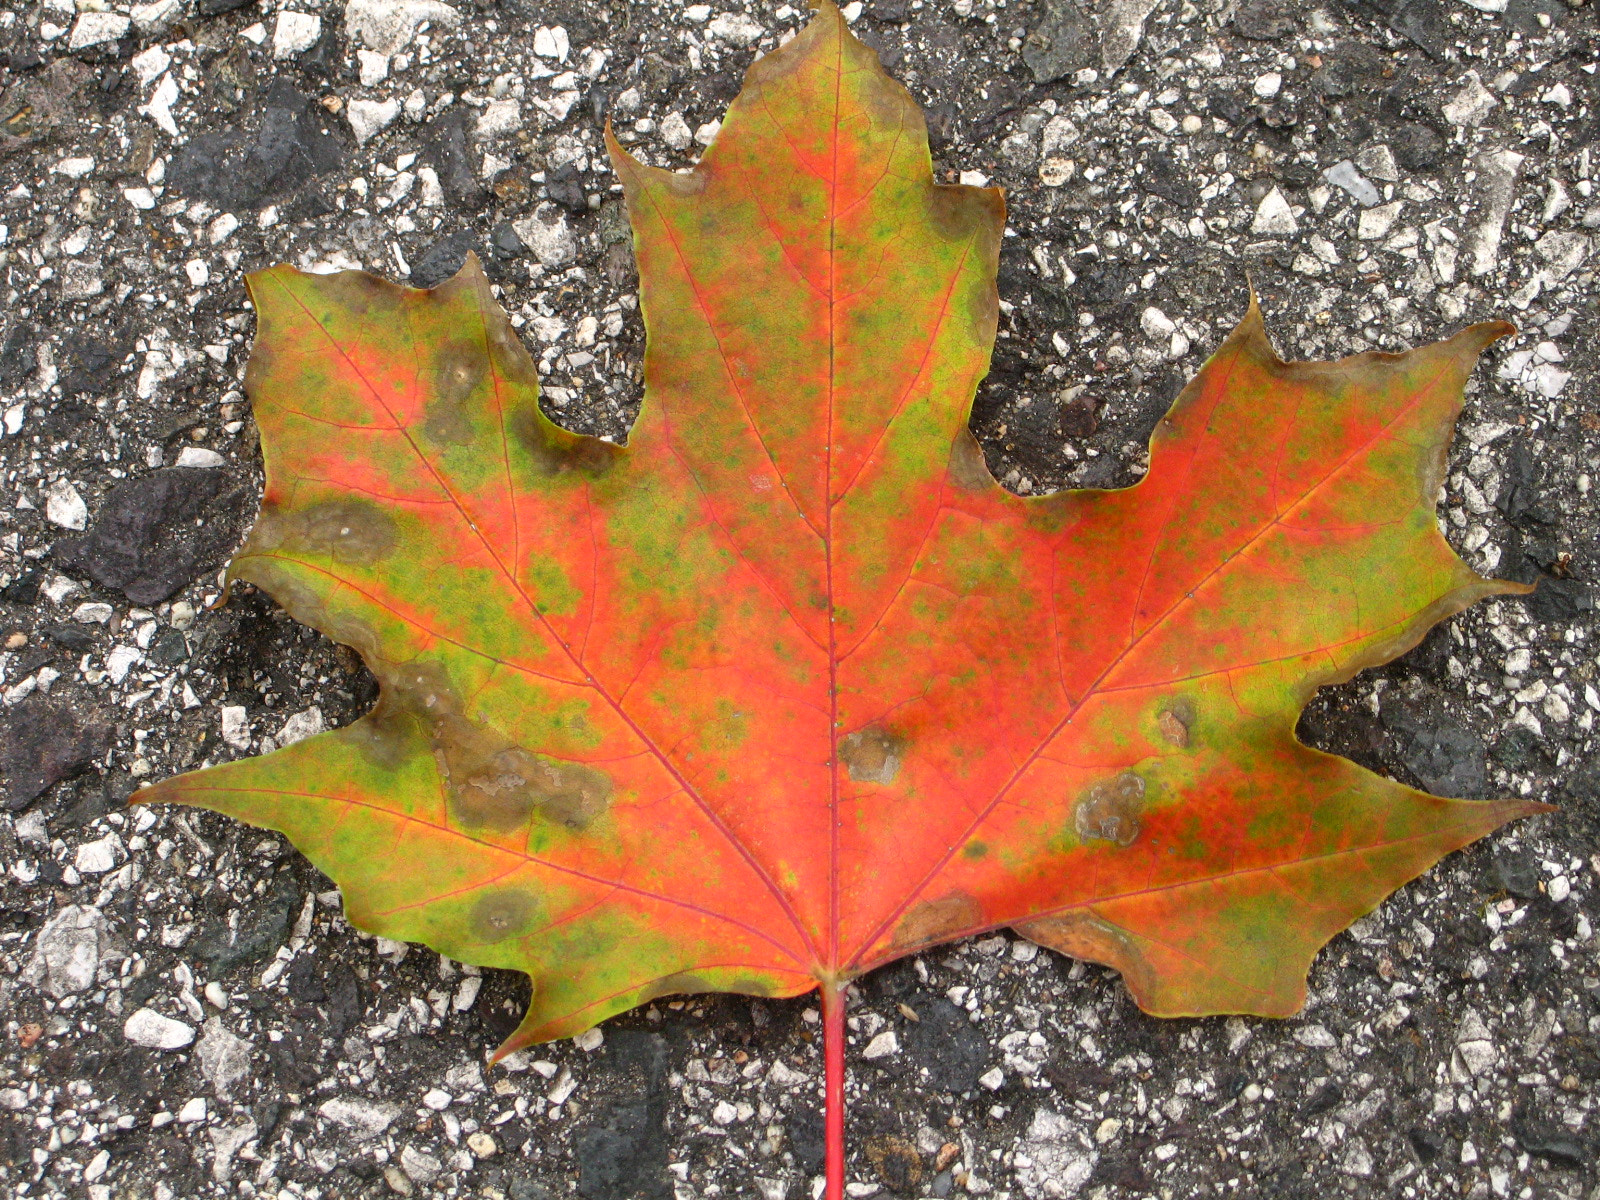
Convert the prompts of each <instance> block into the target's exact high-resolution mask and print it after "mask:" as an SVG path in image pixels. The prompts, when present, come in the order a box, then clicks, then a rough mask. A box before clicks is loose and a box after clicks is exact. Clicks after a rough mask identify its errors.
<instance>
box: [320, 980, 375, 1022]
mask: <svg viewBox="0 0 1600 1200" xmlns="http://www.w3.org/2000/svg"><path fill="white" fill-rule="evenodd" d="M326 987H327V992H328V1034H329V1036H331V1037H334V1038H342V1037H343V1036H344V1035H345V1034H347V1033H349V1032H350V1030H351V1029H353V1028H354V1027H355V1025H356V1022H358V1021H360V1020H361V1015H362V1014H363V1013H364V1012H366V1008H367V1006H366V1001H365V1000H364V999H363V998H362V995H361V988H360V985H359V984H357V983H356V979H355V976H353V975H351V974H350V972H348V971H334V972H331V973H330V974H329V976H328V977H327V980H326Z"/></svg>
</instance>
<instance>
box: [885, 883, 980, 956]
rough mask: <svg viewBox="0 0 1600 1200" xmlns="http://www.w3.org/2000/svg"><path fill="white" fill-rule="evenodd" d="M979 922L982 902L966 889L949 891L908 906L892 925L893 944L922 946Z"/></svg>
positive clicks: (955, 933) (974, 926) (970, 927)
mask: <svg viewBox="0 0 1600 1200" xmlns="http://www.w3.org/2000/svg"><path fill="white" fill-rule="evenodd" d="M982 924H983V906H982V905H980V904H979V903H978V901H977V900H976V899H975V898H974V897H972V896H970V895H968V894H967V893H966V892H951V893H950V894H949V895H948V896H944V897H942V898H940V899H938V900H924V901H923V902H922V903H921V904H918V905H915V906H913V907H912V908H910V909H908V910H907V912H906V915H905V916H903V917H901V918H900V924H899V925H898V926H896V927H895V931H894V945H895V947H896V948H897V949H898V948H901V947H905V948H909V947H912V946H926V945H930V944H932V943H933V942H941V941H944V940H945V939H947V938H952V937H956V936H958V935H959V934H963V933H967V932H969V931H970V930H973V929H976V928H978V927H979V926H981V925H982Z"/></svg>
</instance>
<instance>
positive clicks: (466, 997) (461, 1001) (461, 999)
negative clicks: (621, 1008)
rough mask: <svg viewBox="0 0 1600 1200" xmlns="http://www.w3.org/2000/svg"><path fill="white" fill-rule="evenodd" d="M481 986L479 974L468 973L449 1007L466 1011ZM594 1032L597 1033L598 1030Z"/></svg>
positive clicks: (475, 1001)
mask: <svg viewBox="0 0 1600 1200" xmlns="http://www.w3.org/2000/svg"><path fill="white" fill-rule="evenodd" d="M481 987H483V977H482V976H481V975H468V976H467V977H466V978H465V979H463V980H462V981H461V982H460V983H459V984H458V985H456V994H455V995H454V996H452V997H450V1007H451V1008H453V1009H454V1010H455V1011H456V1012H467V1011H469V1010H470V1009H471V1008H472V1006H473V1005H474V1004H476V1003H477V1001H478V990H479V989H480V988H481ZM594 1032H596V1033H598V1032H599V1030H595V1031H594Z"/></svg>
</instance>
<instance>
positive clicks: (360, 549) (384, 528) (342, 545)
mask: <svg viewBox="0 0 1600 1200" xmlns="http://www.w3.org/2000/svg"><path fill="white" fill-rule="evenodd" d="M263 518H264V520H258V521H257V529H256V532H255V534H254V535H253V536H252V537H251V546H252V548H259V549H283V550H287V551H293V552H298V553H302V554H310V555H315V556H316V557H318V558H331V559H333V561H335V562H341V563H347V564H349V565H351V566H357V567H370V566H372V565H373V564H374V563H376V562H378V561H379V560H381V559H383V558H387V557H388V556H389V555H390V554H391V553H392V552H393V551H394V548H395V547H396V546H397V545H398V544H399V542H400V536H399V533H398V532H397V531H396V529H395V523H394V518H393V517H391V516H390V515H389V514H388V513H387V512H385V511H384V510H383V509H382V508H381V507H379V506H378V505H376V504H372V503H369V502H368V501H365V500H356V499H353V498H343V499H339V500H325V501H322V502H321V503H319V504H312V505H308V506H307V507H305V508H302V509H300V510H298V511H296V512H284V511H282V510H278V511H276V512H273V513H270V514H269V513H267V512H266V510H265V509H263Z"/></svg>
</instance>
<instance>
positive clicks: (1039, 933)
mask: <svg viewBox="0 0 1600 1200" xmlns="http://www.w3.org/2000/svg"><path fill="white" fill-rule="evenodd" d="M1015 928H1016V931H1017V932H1018V933H1020V934H1021V935H1022V936H1023V937H1025V938H1027V939H1028V940H1029V941H1032V942H1038V943H1039V945H1041V946H1048V947H1049V948H1050V949H1052V950H1055V951H1058V952H1059V953H1061V954H1066V955H1070V956H1071V957H1073V958H1081V959H1083V960H1084V961H1086V962H1097V963H1103V964H1105V965H1106V966H1108V967H1112V968H1114V969H1115V970H1118V971H1121V972H1122V975H1123V978H1124V979H1125V980H1127V983H1128V987H1129V989H1130V990H1132V991H1133V993H1134V994H1135V995H1137V996H1143V995H1148V994H1149V991H1150V985H1151V984H1152V983H1153V982H1154V980H1155V971H1154V970H1153V969H1152V968H1151V966H1150V963H1149V962H1148V961H1147V960H1146V959H1145V956H1144V955H1143V954H1142V953H1141V952H1140V951H1139V948H1138V946H1137V945H1135V944H1134V941H1133V939H1132V938H1131V937H1129V936H1128V935H1127V933H1126V932H1124V931H1123V930H1121V929H1119V928H1117V927H1116V926H1115V925H1113V924H1111V922H1109V921H1105V920H1102V919H1101V918H1099V917H1097V916H1095V914H1094V913H1092V912H1088V911H1085V910H1082V909H1075V910H1073V911H1070V912H1063V913H1056V914H1054V915H1052V916H1048V917H1040V918H1039V919H1038V920H1036V921H1026V922H1024V923H1023V924H1021V925H1017V926H1016V927H1015Z"/></svg>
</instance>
